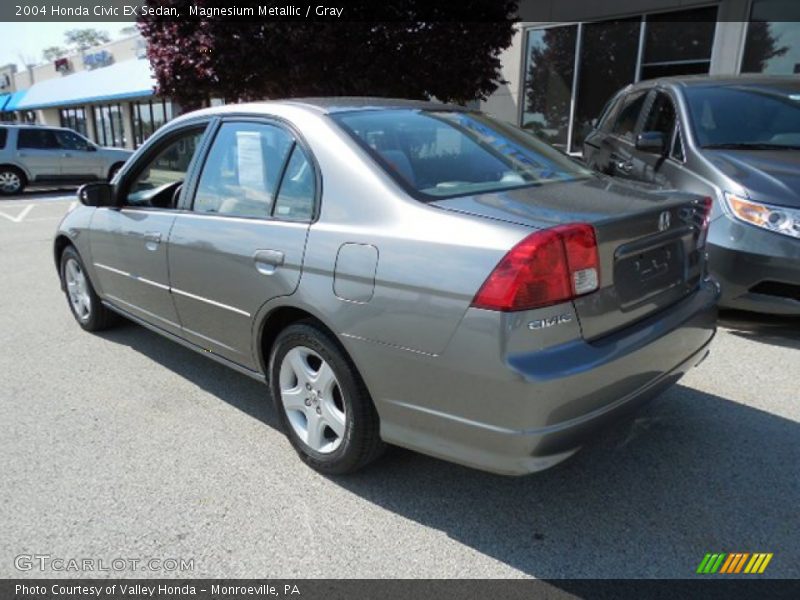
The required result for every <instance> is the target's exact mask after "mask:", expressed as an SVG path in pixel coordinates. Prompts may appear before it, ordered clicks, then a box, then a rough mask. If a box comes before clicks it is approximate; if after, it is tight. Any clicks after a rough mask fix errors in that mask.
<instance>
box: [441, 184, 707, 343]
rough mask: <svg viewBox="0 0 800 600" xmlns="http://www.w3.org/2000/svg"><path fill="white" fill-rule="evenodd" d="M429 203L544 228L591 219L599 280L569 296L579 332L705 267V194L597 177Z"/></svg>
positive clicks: (643, 306)
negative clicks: (590, 290)
mask: <svg viewBox="0 0 800 600" xmlns="http://www.w3.org/2000/svg"><path fill="white" fill-rule="evenodd" d="M432 205H433V206H436V207H439V208H442V209H445V210H452V211H456V212H460V213H464V214H471V215H476V216H480V217H485V218H490V219H496V220H501V221H508V222H510V223H518V224H523V225H527V226H529V227H534V228H537V229H546V228H549V227H554V226H556V225H560V224H565V223H590V224H591V225H593V226H594V228H595V232H596V236H597V245H598V253H599V259H600V288H599V289H598V290H597V291H595V292H593V293H591V294H587V295H585V296H580V297H578V298H576V299H575V300H573V305H574V307H575V312H576V315H577V317H578V320H579V321H580V326H581V332H582V334H583V337H584V338H585V339H587V340H589V341H591V340H595V339H597V338H599V337H602V336H604V335H608V334H610V333H613V332H614V331H616V330H619V329H621V328H623V327H626V326H628V325H630V324H632V323H634V322H636V321H638V320H640V319H643V318H645V317H647V316H649V315H651V314H654V313H656V312H658V311H660V310H663V309H665V308H667V307H669V306H671V305H672V304H674V303H676V302H678V301H679V300H680V299H682V298H684V297H685V296H687V295H688V294H690V293H691V292H692V291H693V290H694V289H696V287H697V286H698V285H699V283H700V279H701V277H702V275H703V272H704V269H705V265H704V262H705V260H704V254H705V252H704V249H703V248H701V247H700V244H701V237H702V236H701V232H702V221H703V215H704V207H703V199H702V197H700V196H696V195H691V194H683V193H679V192H658V191H655V190H654V188H651V187H650V186H644V185H637V184H630V183H625V184H621V183H619V182H617V181H615V180H612V179H608V178H603V177H596V178H594V177H593V178H590V179H586V180H581V181H573V182H564V183H555V184H548V185H544V186H542V187H533V188H524V189H518V190H509V191H506V192H499V193H492V194H481V195H476V196H462V197H458V198H448V199H443V200H437V201H434V202H433V203H432Z"/></svg>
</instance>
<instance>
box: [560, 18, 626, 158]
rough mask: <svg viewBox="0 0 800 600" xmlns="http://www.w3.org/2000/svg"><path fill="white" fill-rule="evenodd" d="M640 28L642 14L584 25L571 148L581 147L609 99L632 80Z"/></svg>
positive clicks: (578, 148) (577, 148)
mask: <svg viewBox="0 0 800 600" xmlns="http://www.w3.org/2000/svg"><path fill="white" fill-rule="evenodd" d="M640 27H641V17H636V18H634V19H620V20H617V21H603V22H600V23H586V24H585V25H583V27H582V39H581V44H580V60H579V61H578V69H579V72H578V86H577V94H576V96H577V97H576V100H575V116H574V119H573V126H572V144H571V148H573V149H575V150H580V147H581V144H583V139H584V138H585V137H586V135H587V134H588V133H589V132H590V131H591V130H592V122H593V121H594V119H597V118H598V117H599V116H600V114H601V113H602V112H603V107H604V106H605V105H606V102H608V99H609V98H611V97H612V96H613V95H614V94H615V93H617V91H619V90H620V89H621V88H623V87H625V86H626V85H628V84H629V83H630V82H632V81H635V79H636V53H637V51H638V48H639V28H640Z"/></svg>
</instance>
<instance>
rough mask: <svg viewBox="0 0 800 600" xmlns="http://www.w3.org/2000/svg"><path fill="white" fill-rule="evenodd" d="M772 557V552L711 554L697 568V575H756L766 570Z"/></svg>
mask: <svg viewBox="0 0 800 600" xmlns="http://www.w3.org/2000/svg"><path fill="white" fill-rule="evenodd" d="M772 556H773V553H772V552H769V553H767V552H754V553H749V552H731V553H724V552H720V553H711V552H709V553H708V554H706V555H705V556H704V557H703V560H701V561H700V564H699V565H698V566H697V573H701V574H708V575H713V574H714V573H720V574H723V573H724V574H728V575H730V574H733V573H749V574H753V575H755V574H758V573H763V572H764V571H765V570H766V568H767V565H768V564H769V561H771V560H772Z"/></svg>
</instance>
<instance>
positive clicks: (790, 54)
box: [742, 0, 800, 75]
mask: <svg viewBox="0 0 800 600" xmlns="http://www.w3.org/2000/svg"><path fill="white" fill-rule="evenodd" d="M742 73H769V74H772V75H799V74H800V3H798V2H797V0H753V8H752V10H751V13H750V23H749V24H748V26H747V38H746V40H745V46H744V56H743V58H742Z"/></svg>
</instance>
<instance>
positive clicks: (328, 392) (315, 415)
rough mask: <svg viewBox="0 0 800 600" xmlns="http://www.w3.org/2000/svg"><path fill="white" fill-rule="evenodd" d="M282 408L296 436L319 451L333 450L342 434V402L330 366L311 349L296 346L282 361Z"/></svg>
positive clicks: (343, 423) (338, 386)
mask: <svg viewBox="0 0 800 600" xmlns="http://www.w3.org/2000/svg"><path fill="white" fill-rule="evenodd" d="M279 383H280V394H281V400H282V403H283V409H284V410H285V411H286V417H287V418H288V420H289V424H290V425H291V427H292V429H294V432H295V433H296V434H297V436H298V437H299V438H300V439H301V440H302V441H303V442H304V443H305V444H306V445H307V446H308V447H309V448H311V449H312V450H314V451H315V452H319V453H320V454H330V453H331V452H334V451H335V450H336V449H337V448H338V447H339V446H340V445H341V443H342V440H343V439H344V434H345V426H346V423H347V421H346V418H345V404H344V397H343V396H342V390H341V387H340V385H339V381H338V380H337V379H336V374H335V373H334V372H333V369H332V368H331V366H330V365H329V364H328V363H327V362H326V361H325V360H324V359H323V358H322V357H321V356H320V355H319V354H318V353H317V352H315V351H314V350H312V349H311V348H308V347H306V346H295V347H294V348H292V349H291V350H289V352H287V353H286V356H284V357H283V361H282V363H281V368H280V375H279Z"/></svg>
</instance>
